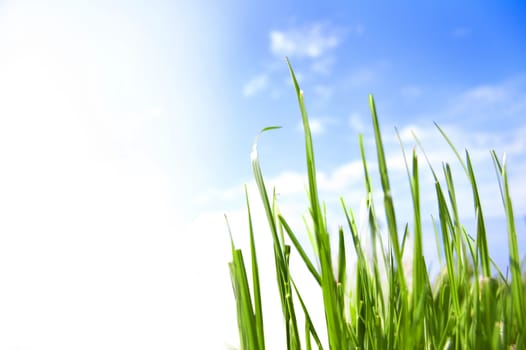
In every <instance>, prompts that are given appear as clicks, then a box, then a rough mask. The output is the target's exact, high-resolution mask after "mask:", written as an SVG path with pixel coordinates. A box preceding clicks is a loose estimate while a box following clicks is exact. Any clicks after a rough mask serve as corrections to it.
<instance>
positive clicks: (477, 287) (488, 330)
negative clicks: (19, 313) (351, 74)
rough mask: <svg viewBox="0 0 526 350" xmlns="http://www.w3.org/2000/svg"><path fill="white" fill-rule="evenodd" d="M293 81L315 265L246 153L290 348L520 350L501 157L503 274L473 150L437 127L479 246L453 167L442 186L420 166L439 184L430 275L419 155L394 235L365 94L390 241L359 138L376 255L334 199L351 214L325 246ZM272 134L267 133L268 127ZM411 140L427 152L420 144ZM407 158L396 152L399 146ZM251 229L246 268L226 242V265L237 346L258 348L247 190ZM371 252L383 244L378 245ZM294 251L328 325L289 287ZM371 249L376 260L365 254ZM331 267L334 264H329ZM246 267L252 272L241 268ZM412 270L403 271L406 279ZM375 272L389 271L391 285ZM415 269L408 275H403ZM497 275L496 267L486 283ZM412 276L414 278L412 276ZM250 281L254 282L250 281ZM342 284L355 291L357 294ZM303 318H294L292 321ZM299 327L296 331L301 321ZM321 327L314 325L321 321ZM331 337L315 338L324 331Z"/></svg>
mask: <svg viewBox="0 0 526 350" xmlns="http://www.w3.org/2000/svg"><path fill="white" fill-rule="evenodd" d="M287 63H288V64H289V69H290V74H291V77H292V81H293V83H294V88H295V91H296V95H297V98H298V104H299V108H300V111H301V117H302V121H303V128H304V135H305V152H306V161H307V172H308V197H309V208H308V211H309V213H310V219H311V220H310V223H311V225H310V226H309V227H308V228H307V229H308V231H309V232H311V233H312V235H313V237H314V239H313V240H312V244H313V247H312V250H313V251H314V252H315V256H314V258H313V259H312V258H311V257H309V255H308V254H307V253H306V249H305V247H303V246H302V245H301V244H300V241H299V239H298V238H297V236H296V234H295V233H294V232H293V230H292V229H291V228H290V226H289V224H288V223H287V220H286V219H285V218H284V217H283V216H282V215H281V214H280V212H279V211H278V208H277V201H276V197H275V194H273V195H272V196H269V192H268V190H267V188H266V186H265V181H264V178H263V175H262V171H261V168H260V164H259V159H258V154H257V148H256V147H257V139H256V142H255V143H254V148H253V152H252V167H253V170H254V177H255V180H256V184H257V187H258V189H259V194H260V197H261V201H262V204H263V207H264V210H265V213H266V217H267V221H268V225H269V229H270V233H271V235H272V240H273V253H274V262H275V269H276V270H275V277H276V284H277V289H278V292H279V296H280V300H281V310H282V315H283V319H284V322H283V325H284V327H285V334H286V343H284V344H283V348H286V349H312V348H317V349H323V348H324V347H323V344H325V345H327V344H328V348H329V349H333V350H338V349H506V350H508V349H526V331H525V329H526V299H525V292H526V288H525V286H526V284H525V282H524V275H523V272H522V271H521V264H520V258H519V250H518V243H517V236H516V230H515V224H514V223H515V219H514V214H513V207H512V202H511V196H510V188H509V183H508V173H507V169H506V162H505V159H503V160H502V161H501V160H499V159H498V157H497V156H496V153H495V152H494V151H493V152H492V153H491V154H492V157H493V163H494V166H495V171H496V175H497V181H498V184H499V186H500V190H501V197H502V202H503V206H504V211H505V215H506V219H507V231H508V246H509V270H510V272H511V278H508V277H506V276H505V275H504V274H503V273H502V272H501V271H500V270H499V269H498V267H497V266H496V264H494V262H493V260H492V259H491V256H490V255H489V249H488V242H487V232H486V226H485V222H484V214H483V210H482V206H481V203H480V198H479V190H478V187H477V182H476V177H475V174H474V172H473V167H472V163H471V158H470V155H469V152H467V151H466V152H465V154H464V156H462V155H461V154H460V153H459V152H458V151H457V149H456V148H455V147H454V145H453V143H452V142H451V141H450V140H449V138H448V137H447V135H446V134H445V133H444V131H443V130H442V129H441V128H440V127H438V125H437V128H438V130H439V132H440V133H442V135H443V136H444V140H445V142H447V143H449V145H450V147H451V150H452V152H454V153H455V154H456V156H457V158H458V161H459V162H460V164H461V165H462V167H463V169H464V171H465V175H466V176H467V178H468V180H469V183H470V185H471V192H472V195H473V203H474V210H475V213H476V232H475V235H474V238H472V236H471V235H469V234H468V232H467V231H466V229H465V227H464V226H463V225H462V223H461V221H460V218H459V214H458V207H459V205H458V204H459V202H458V199H457V197H456V192H455V185H454V181H453V180H454V179H453V176H452V172H451V168H450V165H449V164H447V163H445V164H444V165H443V167H442V169H440V171H441V173H442V176H443V179H444V182H442V183H441V182H440V179H441V178H440V175H439V171H438V170H437V169H434V168H433V167H432V166H431V164H430V162H429V161H427V157H425V160H426V162H427V167H429V169H430V171H431V172H432V174H433V177H434V179H435V188H434V189H431V188H426V189H425V190H426V191H434V192H435V193H436V200H437V204H438V213H437V217H436V218H435V219H434V227H433V229H434V231H435V233H436V238H437V243H438V244H437V249H438V250H439V251H438V253H439V256H441V257H444V259H445V264H444V266H443V268H442V272H441V273H440V275H439V276H438V277H437V278H434V279H433V280H432V278H431V277H430V275H429V273H428V267H427V265H426V259H425V256H424V253H423V244H422V240H423V237H422V236H423V232H424V230H423V227H422V218H421V209H420V194H421V192H422V189H421V188H420V183H419V171H420V170H419V169H420V168H419V166H420V165H419V163H420V159H419V158H418V157H417V153H416V150H414V151H413V153H412V154H411V156H410V157H409V159H408V157H407V156H406V154H405V153H404V154H403V156H404V159H405V160H406V170H407V177H408V181H409V184H410V191H411V199H412V206H413V223H412V225H411V226H409V225H406V226H405V229H404V230H403V232H400V231H399V228H398V227H399V226H398V223H397V219H396V218H397V217H396V211H395V206H394V203H393V198H392V197H391V187H390V182H389V171H388V170H389V169H388V167H387V163H386V158H385V153H384V147H383V143H382V134H381V132H380V125H379V121H378V116H377V114H376V107H375V101H374V98H373V96H371V95H370V96H369V106H370V109H371V115H372V124H373V128H374V135H375V141H376V150H377V154H376V156H377V161H378V169H379V175H380V179H381V186H382V193H383V208H384V210H385V218H386V222H387V230H388V241H387V242H385V243H387V245H385V244H384V242H383V241H382V239H381V236H380V235H379V224H378V218H379V215H380V214H379V213H377V212H376V211H375V206H374V203H373V200H372V198H373V187H372V180H371V177H370V174H369V170H368V161H367V159H366V154H365V148H364V142H363V138H362V136H361V135H360V137H359V145H360V151H361V158H362V163H363V170H364V180H365V181H364V183H365V190H366V192H367V195H368V196H367V210H368V224H369V232H370V235H371V242H372V244H373V245H374V247H373V248H371V247H365V246H364V243H363V242H362V237H360V235H359V234H358V228H357V223H356V219H355V216H354V213H353V211H352V210H351V209H349V208H348V207H347V205H346V203H345V201H344V200H343V199H341V205H342V210H343V212H344V213H345V217H346V228H345V229H344V228H343V227H341V228H340V229H339V231H338V236H337V237H338V245H337V247H332V246H331V236H330V233H329V231H328V229H327V222H326V217H325V214H324V210H323V205H322V203H321V202H320V199H319V196H318V188H317V182H316V165H315V157H314V149H313V143H312V137H311V131H310V128H309V121H308V116H307V111H306V109H305V103H304V97H303V92H302V91H301V90H300V87H299V85H298V82H297V80H296V77H295V74H294V71H293V69H292V67H291V66H290V63H289V62H288V61H287ZM275 128H277V127H269V128H266V129H263V132H266V131H268V130H272V129H275ZM415 139H416V141H417V143H418V145H419V147H420V148H421V150H422V152H423V154H424V155H425V152H424V149H423V146H422V145H421V143H420V141H419V140H418V139H417V138H416V136H415ZM402 152H403V148H402ZM246 200H247V202H246V206H247V212H248V223H249V225H248V227H249V235H250V263H248V264H247V262H245V261H244V258H243V252H242V251H241V250H240V249H236V247H235V245H234V242H233V239H232V237H231V242H232V262H231V263H230V264H229V267H230V273H231V280H232V285H233V290H234V296H235V300H236V308H237V319H238V326H239V338H240V345H241V349H249V350H257V349H259V350H262V349H265V328H264V322H263V311H264V308H263V305H262V298H261V286H260V279H259V271H258V259H257V254H256V253H257V249H256V244H255V238H254V230H253V224H252V214H251V209H250V203H249V199H248V194H247V196H246ZM345 235H350V236H351V238H352V246H346V243H345V242H346V240H345ZM408 237H412V242H413V246H412V247H408V246H407V245H406V242H408V240H407V238H408ZM375 247H378V249H376V248H375ZM293 249H294V250H295V253H297V254H298V255H299V256H300V257H301V259H302V261H303V262H304V264H305V266H306V267H307V269H308V271H310V273H311V275H312V278H313V280H314V281H315V283H316V285H317V286H319V288H320V289H321V295H322V298H321V300H320V303H321V302H322V303H323V306H324V313H325V319H324V321H325V322H324V324H321V325H320V324H315V321H316V322H319V321H320V320H313V319H312V317H311V315H310V313H309V309H308V307H307V305H306V304H305V302H304V300H303V298H302V294H301V291H300V290H299V289H298V288H297V286H296V284H295V282H294V272H293V271H291V269H290V264H289V261H290V255H291V252H292V250H293ZM367 249H369V251H370V250H372V252H373V257H372V259H371V258H368V257H367V253H366V251H367ZM407 249H412V256H413V261H412V266H409V268H408V266H404V264H403V262H402V257H403V255H404V252H405V251H406V250H407ZM352 251H353V252H354V254H356V257H357V262H356V265H355V268H354V270H353V271H352V273H348V272H347V271H349V269H348V268H347V260H348V256H349V254H351V253H352ZM333 262H336V263H333ZM248 266H250V271H249V272H248V271H247V267H248ZM404 269H407V270H408V272H406V271H404ZM382 271H387V280H386V282H383V281H382ZM409 271H410V272H409ZM492 271H496V274H495V275H492ZM408 273H410V274H411V276H410V278H408ZM249 276H251V282H250V281H249ZM349 286H353V287H352V288H351V287H349ZM298 313H301V314H302V315H301V317H297V315H299V314H298ZM300 322H301V324H300ZM320 323H321V322H320ZM318 327H324V328H323V330H324V331H323V334H326V339H325V338H324V339H321V338H320V334H322V332H320V329H321V328H318Z"/></svg>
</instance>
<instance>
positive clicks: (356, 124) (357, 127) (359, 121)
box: [349, 112, 365, 133]
mask: <svg viewBox="0 0 526 350" xmlns="http://www.w3.org/2000/svg"><path fill="white" fill-rule="evenodd" d="M349 126H350V127H351V129H352V130H354V131H355V132H358V133H363V131H364V130H365V124H364V122H363V116H362V115H361V114H360V113H357V112H354V113H351V115H350V116H349Z"/></svg>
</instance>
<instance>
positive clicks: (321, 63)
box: [311, 57, 336, 75]
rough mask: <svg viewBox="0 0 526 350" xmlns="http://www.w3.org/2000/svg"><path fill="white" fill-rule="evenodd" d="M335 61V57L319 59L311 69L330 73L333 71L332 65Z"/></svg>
mask: <svg viewBox="0 0 526 350" xmlns="http://www.w3.org/2000/svg"><path fill="white" fill-rule="evenodd" d="M335 62H336V60H335V59H334V57H324V58H320V59H317V60H315V61H314V62H313V63H312V64H311V71H312V72H313V73H316V74H321V75H329V74H331V72H332V66H333V65H334V63H335Z"/></svg>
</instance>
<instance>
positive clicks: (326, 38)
mask: <svg viewBox="0 0 526 350" xmlns="http://www.w3.org/2000/svg"><path fill="white" fill-rule="evenodd" d="M341 39H342V38H341V36H340V34H338V33H337V32H336V31H335V30H334V29H332V28H330V27H329V26H327V25H323V24H319V23H317V24H314V25H310V26H304V27H298V28H292V29H289V30H273V31H271V32H270V50H271V52H272V53H273V54H274V55H275V56H278V57H280V58H282V57H283V56H288V57H308V58H319V57H322V56H323V55H324V54H326V53H327V52H329V51H331V50H332V49H334V48H336V47H337V46H338V45H339V44H340V42H341Z"/></svg>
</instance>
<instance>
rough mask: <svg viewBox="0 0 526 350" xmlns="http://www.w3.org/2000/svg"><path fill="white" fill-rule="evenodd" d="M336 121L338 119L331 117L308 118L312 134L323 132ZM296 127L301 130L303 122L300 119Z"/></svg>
mask: <svg viewBox="0 0 526 350" xmlns="http://www.w3.org/2000/svg"><path fill="white" fill-rule="evenodd" d="M337 123H338V121H337V120H336V119H334V118H332V117H319V118H312V117H311V118H309V126H310V131H311V133H312V134H313V135H321V134H324V133H325V132H326V131H327V129H328V127H329V126H330V125H335V124H337ZM296 129H297V130H298V131H300V132H303V123H302V122H301V121H299V122H298V124H297V127H296Z"/></svg>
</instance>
